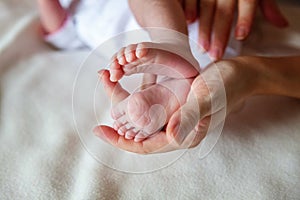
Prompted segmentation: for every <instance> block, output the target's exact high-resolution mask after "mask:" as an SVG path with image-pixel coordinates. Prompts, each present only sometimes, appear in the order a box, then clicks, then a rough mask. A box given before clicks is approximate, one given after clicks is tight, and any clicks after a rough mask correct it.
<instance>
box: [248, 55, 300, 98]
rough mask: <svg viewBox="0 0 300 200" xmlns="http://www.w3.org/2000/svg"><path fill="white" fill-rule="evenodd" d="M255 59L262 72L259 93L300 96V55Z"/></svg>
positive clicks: (257, 91) (257, 89)
mask: <svg viewBox="0 0 300 200" xmlns="http://www.w3.org/2000/svg"><path fill="white" fill-rule="evenodd" d="M254 59H256V60H257V63H258V65H257V68H258V69H259V68H260V69H259V70H260V72H261V73H260V75H259V76H260V77H259V80H260V81H259V82H260V84H259V85H258V87H257V88H256V93H257V94H274V95H283V96H290V97H296V98H300V56H293V57H278V58H262V57H258V58H254ZM253 63H255V62H253Z"/></svg>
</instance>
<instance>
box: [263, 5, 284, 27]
mask: <svg viewBox="0 0 300 200" xmlns="http://www.w3.org/2000/svg"><path fill="white" fill-rule="evenodd" d="M260 8H261V11H262V13H263V15H264V17H265V18H266V19H267V20H268V21H269V22H270V23H271V24H273V25H275V26H277V27H280V28H284V27H287V26H288V25H289V23H288V21H287V20H286V18H285V17H284V16H283V14H282V13H281V12H280V10H279V8H278V6H277V4H276V2H275V1H274V0H261V1H260Z"/></svg>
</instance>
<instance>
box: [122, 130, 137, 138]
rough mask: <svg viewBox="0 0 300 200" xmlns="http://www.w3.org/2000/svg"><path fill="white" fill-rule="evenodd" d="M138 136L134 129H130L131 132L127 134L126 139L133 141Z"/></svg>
mask: <svg viewBox="0 0 300 200" xmlns="http://www.w3.org/2000/svg"><path fill="white" fill-rule="evenodd" d="M136 134H137V133H136V132H134V131H133V129H130V130H128V131H127V132H126V134H125V138H126V139H129V140H131V139H133V138H134V136H135V135H136Z"/></svg>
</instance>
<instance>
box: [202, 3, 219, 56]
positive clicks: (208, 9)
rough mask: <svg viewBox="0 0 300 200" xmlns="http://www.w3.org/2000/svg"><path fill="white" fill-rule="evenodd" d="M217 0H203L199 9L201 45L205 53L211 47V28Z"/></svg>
mask: <svg viewBox="0 0 300 200" xmlns="http://www.w3.org/2000/svg"><path fill="white" fill-rule="evenodd" d="M215 4H216V1H215V0H201V1H200V4H199V5H200V8H199V23H200V25H199V38H198V41H199V44H200V45H201V47H202V48H203V50H204V51H208V50H209V47H210V37H211V27H212V24H213V15H214V10H215Z"/></svg>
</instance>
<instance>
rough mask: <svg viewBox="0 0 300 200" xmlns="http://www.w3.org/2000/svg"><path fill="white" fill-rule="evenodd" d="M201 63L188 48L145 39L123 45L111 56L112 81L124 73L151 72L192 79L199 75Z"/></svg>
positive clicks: (118, 78)
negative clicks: (137, 42)
mask: <svg viewBox="0 0 300 200" xmlns="http://www.w3.org/2000/svg"><path fill="white" fill-rule="evenodd" d="M198 71H199V66H198V62H197V61H196V60H195V59H194V57H193V55H192V53H191V51H190V49H189V48H185V47H182V46H178V45H173V44H167V43H151V42H143V43H139V44H131V45H129V46H127V47H123V48H122V49H121V50H119V52H118V53H117V54H115V55H114V56H113V57H112V61H111V64H110V73H111V77H110V80H111V81H113V82H115V81H118V80H120V79H121V78H122V77H123V76H124V75H127V76H128V75H131V74H136V73H140V72H143V73H149V74H159V75H164V76H168V77H171V78H191V77H195V76H196V75H198Z"/></svg>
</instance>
